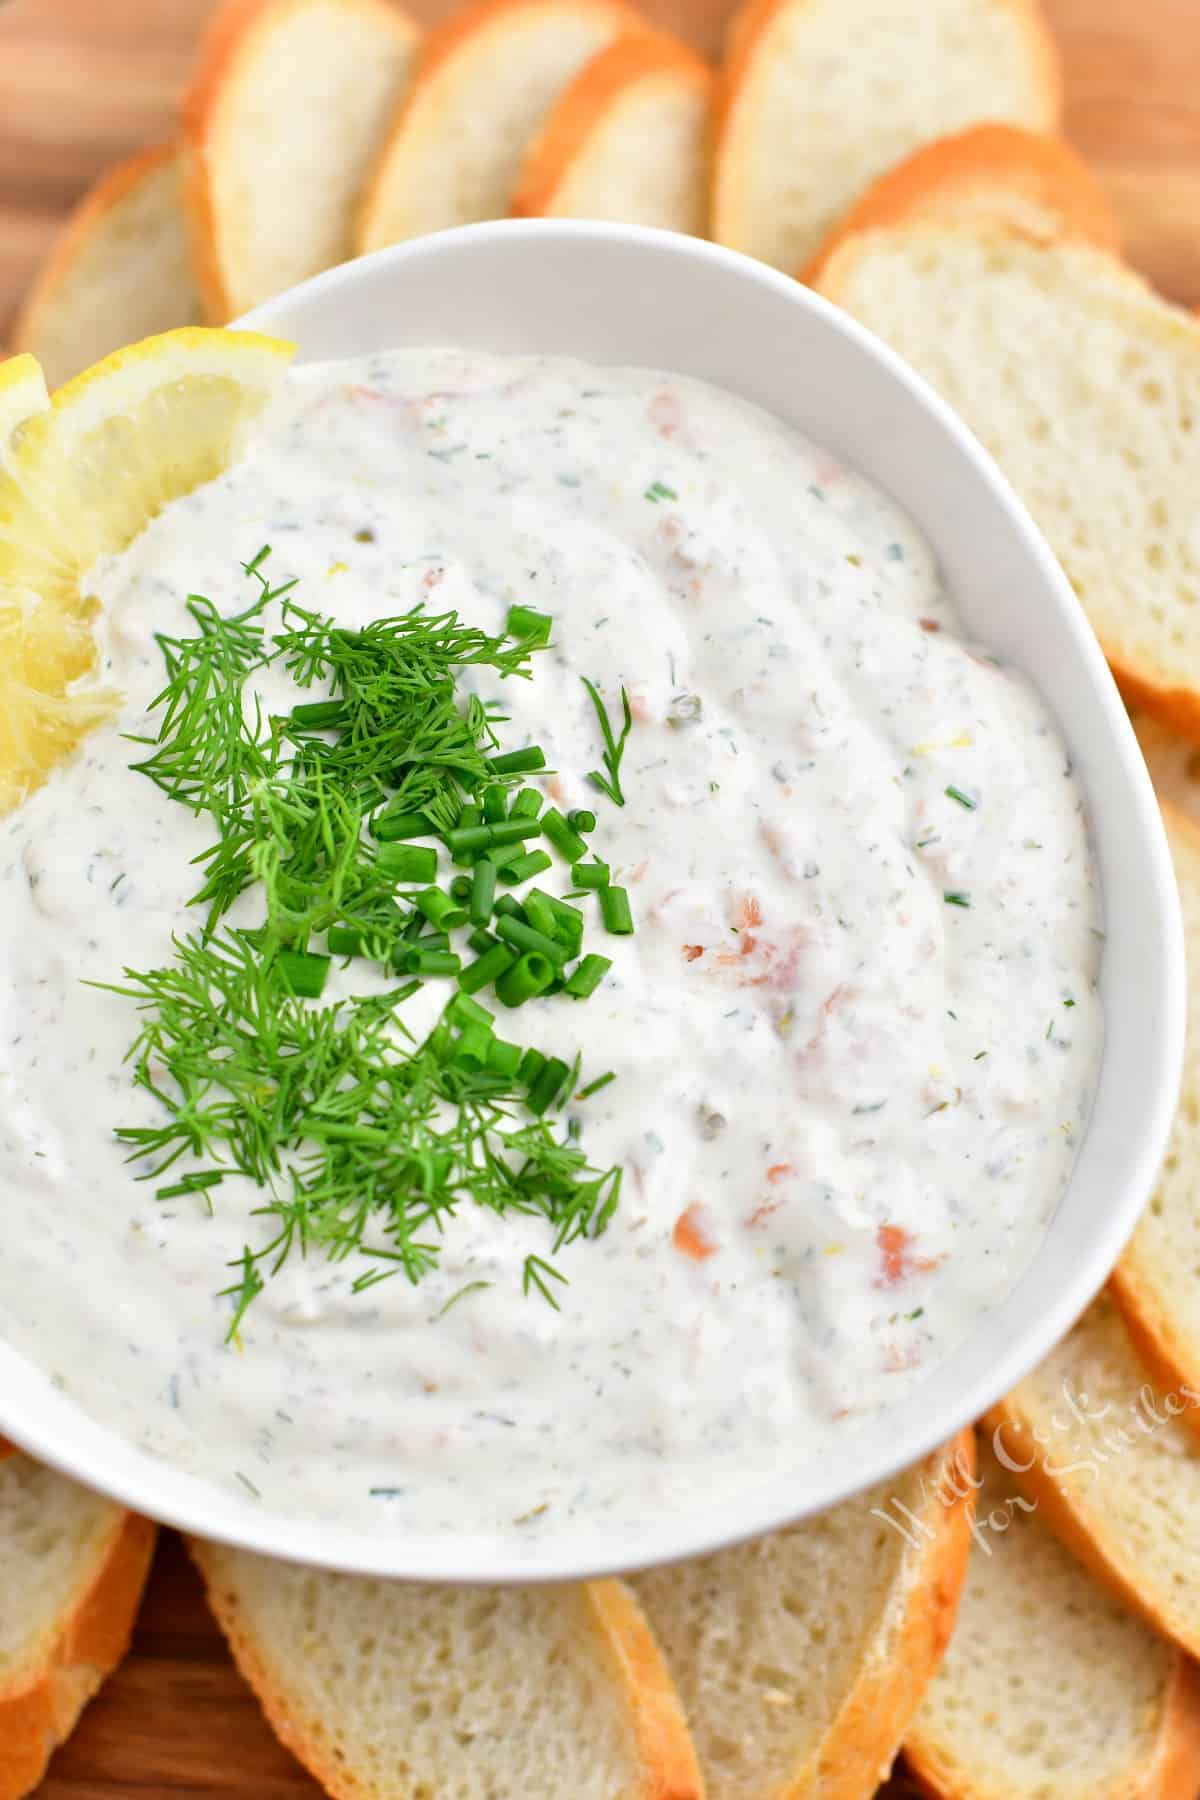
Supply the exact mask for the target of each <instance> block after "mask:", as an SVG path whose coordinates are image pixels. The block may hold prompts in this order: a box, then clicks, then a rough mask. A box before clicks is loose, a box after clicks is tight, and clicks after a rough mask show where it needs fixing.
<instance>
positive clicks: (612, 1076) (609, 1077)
mask: <svg viewBox="0 0 1200 1800" xmlns="http://www.w3.org/2000/svg"><path fill="white" fill-rule="evenodd" d="M616 1079H617V1072H616V1070H615V1069H609V1070H608V1071H607V1072H606V1073H605V1074H603V1075H597V1077H596V1079H595V1081H589V1082H588V1084H587V1086H586V1087H585V1088H580V1090H579V1092H578V1093H577V1094H576V1096H575V1098H576V1099H577V1100H590V1099H591V1097H592V1095H593V1094H598V1093H599V1092H600V1089H601V1088H606V1087H607V1086H608V1084H609V1082H610V1081H615V1080H616Z"/></svg>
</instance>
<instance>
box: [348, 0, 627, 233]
mask: <svg viewBox="0 0 1200 1800" xmlns="http://www.w3.org/2000/svg"><path fill="white" fill-rule="evenodd" d="M638 24H639V20H638V16H637V14H636V13H634V12H633V11H632V9H631V8H629V7H627V6H626V5H624V4H623V0H475V3H474V4H473V5H468V6H465V7H463V8H462V10H461V11H459V12H457V13H455V14H454V16H453V18H452V19H450V20H449V22H448V23H447V24H445V25H443V26H441V27H440V28H439V29H438V30H437V31H434V32H431V33H430V36H429V38H428V39H427V41H426V44H425V47H424V50H423V52H422V54H421V57H420V60H419V63H418V67H417V73H416V77H415V80H414V82H413V86H412V89H411V91H410V93H409V95H408V98H407V100H406V101H405V103H404V105H403V106H402V107H401V108H400V111H399V114H398V116H397V118H396V121H395V124H394V126H393V128H392V131H391V135H390V136H389V138H388V141H387V143H386V145H385V147H384V149H383V151H382V153H381V154H380V156H379V159H378V161H377V162H376V165H375V169H374V172H373V174H372V176H371V180H370V183H369V185H368V187H367V191H366V194H365V197H364V200H363V204H362V208H361V210H360V213H359V217H358V230H357V247H358V249H359V251H360V252H361V251H366V250H379V249H381V248H382V247H383V246H384V245H385V244H396V243H399V242H401V241H402V240H403V239H405V238H410V237H418V236H420V234H421V233H422V232H426V231H440V230H442V229H443V228H444V227H446V226H451V225H468V224H470V223H472V221H474V220H477V219H499V218H503V217H504V215H505V214H506V213H507V212H508V210H509V204H510V201H511V198H512V193H513V188H514V185H515V183H516V180H517V176H518V174H519V172H520V168H521V161H522V158H523V157H524V155H525V152H526V149H527V147H528V145H529V142H530V140H531V139H532V138H533V136H534V135H535V133H536V132H537V131H538V130H540V128H541V126H542V124H543V122H544V121H545V118H546V115H547V114H548V112H549V111H550V108H551V107H552V106H553V105H554V103H555V101H556V100H557V99H558V97H559V95H560V94H561V93H562V91H563V89H564V88H565V87H566V86H567V84H568V83H569V82H570V81H572V80H573V78H574V77H575V75H576V74H577V73H578V71H579V70H580V69H581V68H582V67H583V65H584V64H585V63H586V62H588V61H590V59H591V58H592V57H593V56H595V54H596V53H597V51H599V50H602V49H604V47H605V46H606V45H607V44H610V43H612V42H613V40H614V39H615V38H617V37H619V36H621V35H622V33H628V32H630V31H632V30H636V29H637V28H638Z"/></svg>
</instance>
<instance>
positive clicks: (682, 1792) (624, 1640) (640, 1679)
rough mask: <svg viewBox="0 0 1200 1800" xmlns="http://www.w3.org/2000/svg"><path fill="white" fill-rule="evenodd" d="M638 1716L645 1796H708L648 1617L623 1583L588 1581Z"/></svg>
mask: <svg viewBox="0 0 1200 1800" xmlns="http://www.w3.org/2000/svg"><path fill="white" fill-rule="evenodd" d="M584 1591H585V1593H586V1595H587V1601H588V1605H589V1606H590V1607H591V1609H592V1613H593V1615H594V1617H595V1619H596V1623H597V1626H598V1628H599V1630H600V1632H601V1633H602V1635H603V1638H604V1641H605V1645H606V1647H607V1650H608V1653H609V1655H610V1657H611V1658H612V1660H613V1664H614V1667H615V1668H616V1670H617V1673H618V1679H619V1681H620V1684H621V1686H622V1687H623V1688H624V1690H625V1692H626V1694H627V1696H628V1699H629V1705H630V1708H631V1711H632V1715H633V1729H634V1735H635V1737H636V1738H637V1742H638V1748H639V1750H640V1752H641V1760H642V1766H643V1768H644V1770H645V1771H646V1774H645V1779H644V1781H643V1784H642V1789H641V1800H703V1796H704V1782H703V1778H702V1776H701V1774H700V1765H699V1763H698V1762H697V1760H696V1752H695V1750H694V1748H693V1746H692V1739H691V1734H690V1732H689V1731H688V1725H687V1720H686V1718H685V1717H684V1712H683V1707H682V1705H681V1704H680V1700H679V1695H678V1694H677V1693H676V1692H675V1683H674V1682H673V1681H672V1679H671V1675H670V1671H669V1670H668V1668H667V1665H666V1663H665V1661H664V1660H663V1654H662V1651H661V1650H660V1649H659V1647H658V1640H657V1639H656V1638H655V1636H654V1633H653V1632H652V1631H651V1629H650V1626H649V1624H648V1623H647V1621H646V1615H645V1614H644V1613H643V1611H642V1609H641V1607H640V1606H639V1605H638V1602H637V1600H636V1598H635V1596H634V1594H633V1591H632V1589H631V1588H629V1587H628V1586H627V1585H626V1584H625V1582H623V1581H588V1582H585V1583H584Z"/></svg>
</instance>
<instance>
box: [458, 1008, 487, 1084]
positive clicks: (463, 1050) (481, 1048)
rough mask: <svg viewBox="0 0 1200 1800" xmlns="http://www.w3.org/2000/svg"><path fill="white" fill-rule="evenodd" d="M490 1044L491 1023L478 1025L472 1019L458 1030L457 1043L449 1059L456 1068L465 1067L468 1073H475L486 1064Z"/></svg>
mask: <svg viewBox="0 0 1200 1800" xmlns="http://www.w3.org/2000/svg"><path fill="white" fill-rule="evenodd" d="M491 1046H492V1027H491V1025H490V1024H487V1025H480V1024H478V1023H477V1022H476V1021H474V1020H472V1022H471V1024H469V1025H465V1026H464V1027H463V1029H462V1031H460V1033H459V1035H458V1043H457V1044H456V1045H455V1047H454V1055H453V1056H452V1057H451V1058H450V1061H451V1063H452V1064H453V1066H454V1067H455V1068H456V1069H465V1070H466V1071H467V1072H468V1073H469V1074H477V1073H478V1071H479V1070H480V1069H482V1068H484V1067H485V1066H486V1064H487V1059H488V1051H489V1050H490V1049H491Z"/></svg>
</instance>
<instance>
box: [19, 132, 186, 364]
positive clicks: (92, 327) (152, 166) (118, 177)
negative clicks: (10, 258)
mask: <svg viewBox="0 0 1200 1800" xmlns="http://www.w3.org/2000/svg"><path fill="white" fill-rule="evenodd" d="M179 181H180V174H179V155H178V151H177V150H176V148H175V146H174V145H173V144H163V145H160V146H159V147H158V148H157V149H154V150H144V151H142V153H141V154H140V155H138V156H131V157H129V158H128V159H127V161H125V162H122V163H118V164H117V166H116V168H114V169H110V170H109V171H108V173H107V174H106V175H103V176H101V178H100V180H99V181H98V182H97V183H96V184H95V186H94V187H93V188H91V189H90V190H89V192H88V193H87V194H86V195H85V196H84V198H83V199H82V200H81V201H80V203H79V205H78V206H77V207H76V208H75V211H74V212H73V213H72V214H71V217H70V218H69V220H68V221H67V224H66V227H65V229H64V231H63V233H62V235H61V236H60V237H59V239H58V241H57V243H56V244H55V246H54V248H53V250H52V251H51V253H50V255H49V257H48V258H47V260H46V262H45V263H44V264H43V265H42V268H41V270H40V271H39V273H38V276H37V279H36V280H35V282H34V284H33V287H32V288H31V289H30V292H29V295H28V298H27V299H26V301H25V304H24V306H23V307H22V309H21V311H20V312H19V313H18V314H17V319H16V323H15V324H14V326H13V332H12V347H13V349H14V350H28V351H29V352H31V354H32V355H34V356H36V357H37V359H38V361H39V362H40V363H41V365H42V367H43V369H44V370H45V372H46V379H47V381H48V382H49V383H50V386H51V387H52V388H56V387H61V386H62V384H63V383H64V382H65V381H69V380H70V379H71V377H72V376H73V375H78V374H79V373H80V371H81V370H83V369H87V368H90V367H91V365H92V364H93V363H97V362H99V361H100V359H101V357H104V356H107V355H108V354H109V352H110V351H112V350H119V349H120V348H121V347H122V345H124V344H132V343H136V342H137V341H138V339H139V338H144V337H152V336H154V334H155V333H156V332H160V331H170V330H172V329H174V327H175V326H177V325H194V324H196V323H197V322H198V320H199V318H200V297H199V294H198V293H197V291H196V284H195V281H194V280H193V278H192V268H191V261H190V258H189V255H188V241H187V227H186V224H185V220H184V214H183V204H182V200H181V198H180V190H179Z"/></svg>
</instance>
